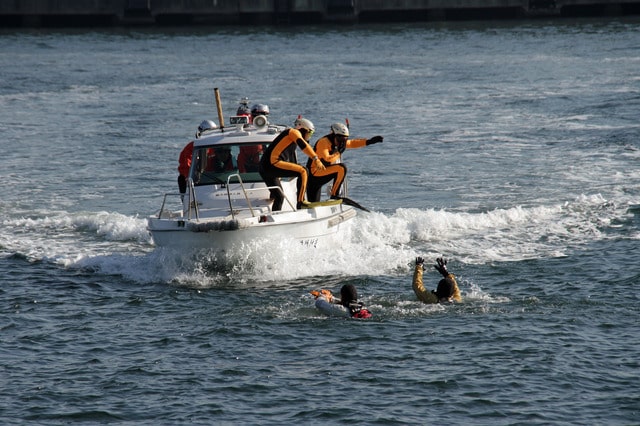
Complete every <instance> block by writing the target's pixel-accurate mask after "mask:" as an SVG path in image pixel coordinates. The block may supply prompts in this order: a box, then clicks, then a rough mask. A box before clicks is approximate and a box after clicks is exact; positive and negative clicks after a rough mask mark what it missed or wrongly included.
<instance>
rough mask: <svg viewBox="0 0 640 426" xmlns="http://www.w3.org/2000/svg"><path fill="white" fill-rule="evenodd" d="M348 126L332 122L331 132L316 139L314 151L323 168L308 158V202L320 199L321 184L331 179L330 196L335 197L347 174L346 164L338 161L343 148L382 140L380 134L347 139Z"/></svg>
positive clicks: (359, 146)
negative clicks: (367, 137)
mask: <svg viewBox="0 0 640 426" xmlns="http://www.w3.org/2000/svg"><path fill="white" fill-rule="evenodd" d="M348 138H349V128H348V127H347V126H346V125H344V124H342V123H333V124H332V125H331V133H330V134H328V135H325V136H323V137H321V138H320V139H318V142H316V145H315V146H314V148H313V149H314V151H315V152H316V154H318V157H319V158H320V161H321V162H322V164H323V165H324V166H325V169H324V170H321V169H319V168H318V167H317V166H316V164H315V163H314V162H313V161H311V160H309V161H308V162H307V169H309V172H310V176H309V183H308V185H307V199H308V200H309V201H310V202H316V201H320V193H321V190H322V186H323V185H324V184H327V183H329V182H331V181H333V186H332V187H331V198H332V199H337V198H339V197H338V194H339V193H340V187H341V186H342V182H344V179H345V177H346V175H347V166H345V165H344V164H342V163H340V160H341V156H342V153H343V152H344V150H345V149H354V148H362V147H365V146H369V145H373V144H376V143H379V142H382V141H383V137H382V136H374V137H372V138H371V139H348Z"/></svg>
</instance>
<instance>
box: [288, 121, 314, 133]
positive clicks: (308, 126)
mask: <svg viewBox="0 0 640 426" xmlns="http://www.w3.org/2000/svg"><path fill="white" fill-rule="evenodd" d="M293 125H294V126H295V128H296V129H298V130H300V129H305V130H307V131H309V132H311V133H313V132H315V131H316V128H315V126H314V125H313V123H312V122H311V120H307V119H306V118H298V119H296V121H294V122H293Z"/></svg>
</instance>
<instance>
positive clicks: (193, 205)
mask: <svg viewBox="0 0 640 426" xmlns="http://www.w3.org/2000/svg"><path fill="white" fill-rule="evenodd" d="M232 178H236V179H237V180H238V184H240V188H241V189H242V193H243V195H244V199H245V201H246V202H247V206H248V208H249V211H250V212H251V216H253V217H256V216H259V215H260V213H261V212H258V211H257V210H256V209H254V208H253V205H252V204H251V198H250V197H249V193H251V192H257V191H264V190H265V189H269V190H270V189H274V190H276V191H280V193H281V194H282V196H283V197H284V199H285V201H286V202H287V204H289V206H290V207H291V210H295V208H294V207H293V204H292V203H291V200H289V197H287V195H286V194H285V193H284V191H283V190H282V188H280V187H279V186H267V187H262V188H247V187H245V185H244V182H243V181H242V177H241V176H240V174H239V173H235V174H231V175H229V176H228V177H227V184H226V188H227V200H228V203H229V211H230V212H231V217H232V218H233V219H235V217H236V211H235V210H234V208H233V200H232V198H231V188H230V186H231V185H230V184H231V183H232V182H231V180H232ZM187 187H188V190H189V197H188V200H189V204H190V205H189V206H188V208H186V209H185V210H184V211H183V215H184V214H186V219H187V220H191V219H192V217H191V214H192V211H193V212H194V213H195V218H196V219H200V209H199V208H198V201H197V199H196V191H195V185H194V184H193V180H191V179H188V181H187ZM178 196H179V197H181V199H182V200H183V202H184V197H185V194H182V193H175V192H167V193H165V194H164V197H163V198H162V205H161V206H160V212H158V219H161V218H162V217H163V216H165V215H166V214H165V211H168V212H169V215H171V214H172V213H171V210H165V207H166V204H167V198H168V197H178ZM269 210H271V207H269Z"/></svg>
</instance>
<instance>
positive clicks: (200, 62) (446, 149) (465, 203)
mask: <svg viewBox="0 0 640 426" xmlns="http://www.w3.org/2000/svg"><path fill="white" fill-rule="evenodd" d="M638 23H639V22H638V20H637V19H615V20H581V21H562V20H556V21H548V22H547V21H536V22H533V23H532V22H513V23H511V22H502V23H460V24H412V25H401V24H393V25H378V26H356V27H314V28H306V27H305V28H295V29H282V30H281V29H273V28H258V29H249V28H224V29H220V30H218V29H204V28H201V29H199V30H198V31H196V32H192V31H189V30H187V29H184V28H179V29H175V30H164V31H151V30H149V31H147V30H143V29H132V30H115V29H114V30H108V31H102V30H96V31H81V32H71V31H62V30H56V31H27V30H25V31H15V32H6V31H5V32H3V33H1V34H0V68H1V69H2V78H1V79H0V133H1V135H2V146H3V148H4V149H3V155H2V157H0V179H1V180H2V182H3V191H2V197H1V198H0V213H1V215H0V301H1V302H2V303H1V304H0V306H1V308H0V309H1V310H0V318H1V322H0V331H1V334H0V339H1V341H2V344H1V345H0V351H1V357H0V359H1V360H2V361H1V363H0V365H1V368H2V370H1V377H2V386H1V387H0V407H1V408H0V418H1V419H2V421H3V423H6V424H69V423H88V424H105V423H125V424H188V423H192V424H256V423H260V424H331V423H347V422H350V423H358V424H425V423H428V424H461V423H470V424H550V423H551V424H553V423H556V424H557V423H563V424H580V425H582V424H605V423H606V424H636V423H637V422H638V418H640V385H639V384H638V380H637V378H638V374H639V371H640V369H639V368H638V367H639V365H638V358H639V356H638V355H639V351H640V343H639V338H638V333H637V330H638V317H639V316H638V312H639V309H638V302H639V300H638V290H637V286H638V283H639V281H640V266H639V263H638V254H637V253H638V248H639V245H640V242H639V241H640V232H639V229H638V225H639V223H640V219H639V216H638V215H639V212H640V207H639V206H640V172H639V171H638V164H639V163H638V160H639V158H640V151H639V140H640V139H639V135H640V123H639V122H638V111H640V53H639V52H640V32H639V31H638ZM214 87H218V88H220V90H221V94H222V98H223V99H222V101H223V105H224V107H225V114H226V115H230V114H231V113H232V112H233V111H234V110H235V107H236V103H237V100H238V99H240V98H241V97H243V96H248V97H250V99H251V100H252V101H255V102H260V103H267V104H268V105H269V106H270V108H271V111H272V114H271V116H272V121H275V122H278V123H284V124H290V123H291V122H292V121H293V120H294V119H295V117H296V116H297V115H298V114H303V115H304V116H306V117H308V118H310V119H311V120H312V121H314V123H315V124H316V127H317V128H318V131H317V132H316V135H317V136H321V135H323V134H325V133H326V132H327V130H328V128H329V125H330V124H331V123H332V122H334V121H341V120H344V119H345V118H349V120H350V122H351V129H352V133H353V135H354V136H361V137H370V136H373V135H376V134H381V135H383V136H384V137H385V141H384V143H383V144H378V145H374V146H371V147H367V148H365V149H361V150H357V151H350V152H348V153H347V155H346V156H345V161H346V162H347V164H348V166H349V178H350V180H349V191H350V196H351V197H352V198H353V199H355V200H357V201H359V202H360V203H362V204H363V205H365V206H367V207H369V208H371V210H373V212H372V213H370V214H366V213H362V214H360V215H359V216H358V217H357V218H356V219H355V221H354V223H353V225H352V227H351V229H350V232H349V233H348V234H347V235H345V236H344V243H343V244H341V245H340V246H339V247H333V248H318V249H312V248H309V247H297V246H293V247H292V246H291V245H289V244H287V243H286V242H282V241H271V242H269V243H268V244H256V245H255V246H254V247H246V248H244V249H243V250H239V251H238V252H233V253H227V254H226V255H225V256H224V257H219V258H214V257H211V256H208V255H206V254H204V255H202V256H200V257H196V256H192V255H185V254H176V253H172V252H169V251H164V250H160V249H156V248H155V247H154V246H153V243H152V241H151V239H150V237H149V235H148V233H147V231H146V222H145V217H146V216H148V215H151V214H153V213H154V212H156V211H157V210H158V208H159V207H160V202H161V198H160V196H161V194H163V193H164V192H170V191H175V190H176V186H177V185H176V176H177V175H176V167H177V156H178V154H179V152H180V149H181V148H182V147H183V145H184V144H186V143H187V142H188V141H189V140H190V139H191V138H192V136H193V134H194V132H195V130H196V127H197V125H198V123H199V122H200V121H201V120H203V119H205V118H210V119H216V120H217V115H216V113H215V110H214V107H213V88H214ZM418 255H421V256H424V257H426V258H427V259H430V260H434V259H435V257H436V256H440V255H444V256H445V257H447V258H449V259H450V261H449V265H450V269H451V270H452V271H453V272H454V273H456V274H457V276H458V278H459V283H460V284H461V289H462V293H463V297H464V303H462V304H460V305H456V306H429V305H423V304H421V303H419V302H417V300H416V299H415V296H414V295H413V293H412V290H411V284H410V280H411V273H412V268H411V265H412V261H413V259H414V258H415V256H418ZM427 281H428V282H429V286H430V287H434V286H435V284H436V282H437V277H436V275H435V272H434V271H429V273H428V275H427ZM345 283H353V284H355V285H356V286H357V287H358V289H359V291H360V294H361V296H362V299H363V300H364V301H365V303H367V305H368V306H369V308H370V309H371V310H372V311H373V312H374V318H373V319H372V320H368V321H348V320H337V319H327V318H324V317H322V316H321V315H319V314H318V312H316V311H315V309H314V308H313V301H312V297H311V296H310V295H309V294H308V291H309V290H311V289H315V288H319V287H326V288H330V289H332V290H334V291H337V290H339V288H340V287H341V286H342V285H343V284H345Z"/></svg>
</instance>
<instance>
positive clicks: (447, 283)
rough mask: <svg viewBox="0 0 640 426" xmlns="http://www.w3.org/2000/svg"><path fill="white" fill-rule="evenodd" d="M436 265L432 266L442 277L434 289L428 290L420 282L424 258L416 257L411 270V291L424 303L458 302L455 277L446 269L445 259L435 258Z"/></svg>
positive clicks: (459, 297) (458, 295)
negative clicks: (413, 267) (413, 268)
mask: <svg viewBox="0 0 640 426" xmlns="http://www.w3.org/2000/svg"><path fill="white" fill-rule="evenodd" d="M436 263H437V264H436V265H433V267H434V268H435V269H436V271H438V272H440V275H442V276H443V277H444V278H442V279H441V280H440V281H439V282H438V287H437V289H436V290H432V291H428V290H427V289H425V288H424V284H423V283H422V273H423V271H424V259H423V258H421V257H417V258H416V266H415V270H414V272H413V291H414V293H415V294H416V296H418V299H420V301H421V302H424V303H450V302H460V301H462V297H461V296H460V289H459V288H458V283H457V282H456V277H455V276H454V275H453V274H452V273H450V272H449V271H448V270H447V261H446V260H444V259H442V258H441V257H439V258H437V259H436Z"/></svg>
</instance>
